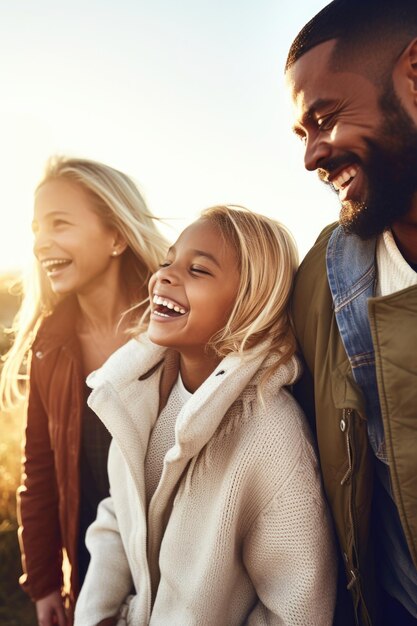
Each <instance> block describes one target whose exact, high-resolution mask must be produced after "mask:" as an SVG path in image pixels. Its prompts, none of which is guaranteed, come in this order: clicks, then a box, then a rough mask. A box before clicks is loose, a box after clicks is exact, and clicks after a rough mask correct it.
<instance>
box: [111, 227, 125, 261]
mask: <svg viewBox="0 0 417 626" xmlns="http://www.w3.org/2000/svg"><path fill="white" fill-rule="evenodd" d="M126 248H127V241H126V240H125V238H124V237H123V235H122V234H121V233H119V231H115V233H114V241H113V246H112V251H111V255H112V256H119V255H120V254H122V253H123V252H124V251H125V250H126Z"/></svg>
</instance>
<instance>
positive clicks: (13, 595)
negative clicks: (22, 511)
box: [0, 275, 37, 626]
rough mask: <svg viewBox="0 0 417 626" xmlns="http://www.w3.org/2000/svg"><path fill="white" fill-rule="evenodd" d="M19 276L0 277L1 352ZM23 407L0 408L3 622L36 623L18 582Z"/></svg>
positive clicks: (13, 625) (0, 606)
mask: <svg viewBox="0 0 417 626" xmlns="http://www.w3.org/2000/svg"><path fill="white" fill-rule="evenodd" d="M17 284H18V282H17V276H15V275H7V276H1V277H0V353H1V354H3V353H4V352H5V351H6V350H7V348H8V347H9V345H10V336H9V335H7V334H6V333H5V332H4V329H6V328H9V327H10V326H11V323H12V320H13V317H14V314H15V312H16V309H17V307H18V303H19V289H16V285H17ZM23 431H24V408H23V406H22V407H21V408H20V409H17V410H15V411H12V412H7V413H5V412H0V433H1V436H0V625H1V626H36V624H37V620H36V617H35V609H34V605H33V603H32V602H31V601H30V599H29V598H28V596H27V595H26V594H25V593H24V592H23V591H22V590H21V588H20V586H19V576H20V575H21V573H22V568H21V563H20V552H19V545H18V540H17V520H16V489H17V487H18V485H19V482H20V473H21V463H22V442H23Z"/></svg>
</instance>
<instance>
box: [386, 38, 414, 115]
mask: <svg viewBox="0 0 417 626" xmlns="http://www.w3.org/2000/svg"><path fill="white" fill-rule="evenodd" d="M392 78H393V83H394V87H395V89H396V91H397V93H398V95H399V96H400V97H401V99H402V100H403V101H405V102H409V103H413V104H414V106H415V107H416V108H417V38H416V39H413V40H412V41H411V42H410V43H409V44H408V46H407V47H406V49H405V50H404V51H403V52H402V53H401V56H400V57H399V59H398V61H397V62H396V64H395V66H394V71H393V75H392Z"/></svg>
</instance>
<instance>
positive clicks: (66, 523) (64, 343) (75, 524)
mask: <svg viewBox="0 0 417 626" xmlns="http://www.w3.org/2000/svg"><path fill="white" fill-rule="evenodd" d="M32 227H33V233H34V253H35V258H36V260H35V276H34V279H32V281H31V282H30V283H29V285H28V289H27V290H26V294H25V298H24V301H23V304H22V308H21V310H20V312H19V314H18V317H17V319H16V323H15V333H16V334H15V341H14V344H13V347H12V348H11V350H10V352H9V354H8V355H7V357H6V362H5V364H4V368H3V372H2V378H1V400H2V405H3V407H6V408H7V407H11V406H12V405H13V404H14V403H16V402H17V401H18V400H19V399H21V398H22V388H21V386H20V385H19V382H20V381H19V378H21V377H22V376H19V371H22V369H23V371H25V370H29V369H30V382H29V400H28V410H27V427H26V444H25V459H24V476H23V484H22V487H21V488H20V493H19V509H20V521H21V525H20V531H19V533H20V541H21V548H22V561H23V568H24V575H23V577H22V581H21V582H22V584H23V587H24V588H25V590H26V591H27V592H28V593H29V594H30V596H31V597H32V599H33V600H34V601H35V602H36V610H37V615H38V621H39V624H41V625H42V626H52V624H59V626H64V625H65V624H69V623H71V621H72V620H71V611H69V612H68V618H66V616H65V613H64V607H63V602H64V600H63V597H62V595H63V574H62V556H63V555H62V553H63V550H64V549H65V551H66V554H67V557H68V561H69V564H70V566H71V576H70V577H71V581H70V589H69V601H70V604H71V605H73V604H74V603H75V598H76V596H77V593H78V590H79V588H80V586H81V584H82V581H83V578H84V576H85V572H86V569H87V566H88V560H89V555H88V552H87V550H86V548H85V541H84V536H85V531H86V528H87V527H88V526H89V525H90V523H91V522H92V521H93V520H94V519H95V516H96V510H97V505H98V502H99V501H100V500H101V499H102V498H103V497H105V496H106V495H108V492H109V484H108V477H107V454H108V448H109V445H110V434H109V433H108V432H107V430H106V429H105V428H104V426H103V424H102V423H101V422H100V420H99V419H98V418H97V416H96V415H95V414H94V413H93V411H91V409H89V407H88V406H87V404H86V397H87V388H86V385H85V377H86V375H87V374H89V373H90V372H91V371H92V370H94V369H97V368H98V367H100V366H101V365H102V364H103V363H104V361H105V360H106V358H107V357H108V356H109V355H110V354H111V353H112V352H113V351H114V350H115V349H117V348H119V347H120V346H121V345H123V344H124V343H125V342H126V341H127V340H128V338H129V335H128V333H127V330H128V326H129V324H132V318H131V317H129V315H125V316H123V315H122V314H123V312H125V311H126V310H127V309H129V307H132V305H134V304H135V303H138V302H140V301H143V300H144V299H146V294H147V283H148V281H149V277H150V276H151V275H152V273H153V272H155V270H156V269H157V267H158V264H159V262H160V260H161V258H163V256H164V255H165V253H166V245H165V241H164V239H163V237H162V236H161V235H160V233H159V232H158V230H157V227H156V225H155V220H154V218H153V217H152V216H151V214H150V212H149V210H148V209H147V207H146V205H145V203H144V201H143V198H142V197H141V195H140V193H139V191H138V189H137V188H136V186H135V185H134V184H133V182H132V181H131V180H130V179H129V178H128V177H127V176H125V175H124V174H122V173H121V172H119V171H117V170H114V169H113V168H111V167H108V166H106V165H103V164H101V163H96V162H93V161H87V160H83V159H70V158H59V159H53V160H51V161H50V162H49V163H48V166H47V170H46V173H45V176H44V179H43V180H42V182H41V183H40V184H39V186H38V187H37V190H36V193H35V206H34V216H33V223H32ZM29 350H30V358H29V363H30V367H27V366H26V364H25V359H26V355H27V353H28V351H29ZM23 395H24V394H23Z"/></svg>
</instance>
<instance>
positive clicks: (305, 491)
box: [75, 206, 336, 626]
mask: <svg viewBox="0 0 417 626" xmlns="http://www.w3.org/2000/svg"><path fill="white" fill-rule="evenodd" d="M296 266H297V253H296V250H295V246H294V243H293V240H292V238H291V236H290V235H289V234H288V232H287V231H286V229H285V228H284V227H283V226H281V225H280V224H278V223H277V222H274V221H273V220H270V219H267V218H265V217H262V216H260V215H256V214H254V213H251V212H249V211H246V210H243V209H239V208H233V207H225V206H221V207H214V208H212V209H210V210H208V211H206V212H205V213H203V214H202V217H201V219H199V220H198V221H197V222H195V223H194V224H192V225H191V226H189V227H188V228H187V229H186V230H185V231H184V232H183V233H182V234H181V236H180V237H179V239H178V240H177V242H176V243H175V245H174V246H172V247H171V248H170V250H169V251H168V254H167V256H166V258H165V260H164V262H163V263H162V265H161V267H160V269H159V270H158V271H157V272H156V273H155V274H154V276H153V277H152V278H151V280H150V283H149V298H150V303H151V304H150V307H151V315H150V323H149V330H148V336H146V335H144V334H142V335H140V337H139V338H138V339H132V340H131V341H130V342H129V343H127V344H126V345H125V346H123V347H122V348H121V349H120V350H119V351H118V352H116V353H115V354H114V355H112V356H111V357H110V359H109V360H108V361H107V363H106V364H105V365H104V366H103V367H102V368H101V369H100V370H98V371H96V372H94V373H93V374H92V375H91V376H90V377H89V379H88V381H87V382H88V384H89V386H91V387H92V389H93V391H92V394H91V396H90V399H89V402H90V403H91V407H92V408H93V409H94V411H96V412H97V414H98V415H99V416H100V418H101V419H102V420H103V422H104V424H105V425H106V427H107V428H108V429H109V431H110V432H111V433H112V435H113V441H112V444H111V447H110V453H109V478H110V485H111V497H109V498H107V499H106V500H103V501H102V503H101V504H100V506H99V508H98V516H97V520H96V521H95V522H94V523H93V525H92V526H91V527H90V529H89V531H88V533H87V545H88V547H89V550H90V552H91V561H90V566H89V569H88V572H87V576H86V580H85V583H84V587H83V589H82V590H81V595H80V598H79V601H78V603H77V606H76V610H75V624H76V626H97V624H99V625H100V626H104V624H106V625H111V624H116V623H117V625H118V626H122V625H124V624H130V625H132V626H145V625H147V624H149V623H151V624H181V625H183V624H189V625H195V626H197V625H198V626H201V625H203V624H206V625H207V626H211V625H213V626H214V625H216V626H241V625H243V624H277V625H278V624H280V625H281V626H283V625H287V626H294V624H298V625H300V626H302V625H304V626H330V625H331V624H332V617H333V607H334V599H335V585H336V571H335V557H334V546H333V540H332V534H331V530H330V523H329V518H328V514H327V510H326V505H325V503H324V499H323V495H322V490H321V483H320V476H319V470H318V466H317V460H316V457H315V453H314V450H313V446H312V443H311V438H310V434H309V431H308V428H307V426H306V423H305V418H304V415H303V414H302V412H301V410H300V408H299V407H298V405H297V404H296V402H295V400H294V399H293V398H292V396H291V395H290V393H289V392H288V390H287V387H288V386H289V385H291V384H292V383H293V382H294V381H295V380H296V379H297V377H298V375H299V369H300V368H299V364H298V361H297V359H296V357H295V356H294V353H295V340H294V337H293V334H292V330H291V325H290V321H289V317H288V309H287V307H288V298H289V295H290V292H291V288H292V282H293V276H294V273H295V270H296ZM138 330H141V329H140V328H139V329H138ZM132 589H133V592H132Z"/></svg>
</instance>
